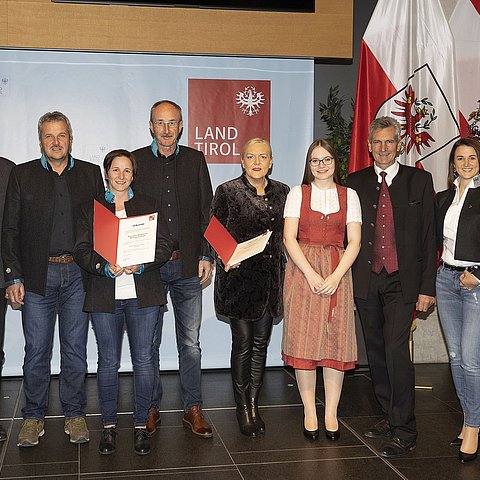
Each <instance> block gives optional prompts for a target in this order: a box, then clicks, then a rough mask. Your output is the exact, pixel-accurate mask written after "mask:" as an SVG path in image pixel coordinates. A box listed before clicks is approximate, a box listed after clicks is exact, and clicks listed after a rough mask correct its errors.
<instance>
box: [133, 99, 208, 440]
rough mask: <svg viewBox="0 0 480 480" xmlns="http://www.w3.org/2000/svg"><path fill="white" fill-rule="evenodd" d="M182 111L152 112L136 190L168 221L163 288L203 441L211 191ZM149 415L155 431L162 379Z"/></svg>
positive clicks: (187, 402) (190, 412)
mask: <svg viewBox="0 0 480 480" xmlns="http://www.w3.org/2000/svg"><path fill="white" fill-rule="evenodd" d="M182 129H183V122H182V109H181V108H180V107H179V106H178V105H177V104H176V103H174V102H172V101H170V100H161V101H159V102H156V103H155V104H154V105H153V106H152V108H151V110H150V131H151V133H152V136H153V142H152V144H151V145H148V146H146V147H143V148H140V149H138V150H136V151H135V152H133V153H134V155H135V158H136V159H137V166H138V170H137V176H136V179H135V190H136V191H138V192H139V193H142V194H144V195H149V196H151V197H154V198H157V199H158V200H160V212H161V213H163V215H164V216H165V218H166V219H167V224H168V227H169V232H170V238H171V240H172V242H173V248H174V252H173V254H172V258H171V259H170V261H168V262H167V263H166V264H165V265H163V266H162V267H161V274H162V282H163V285H164V287H165V289H166V291H167V292H170V299H171V301H172V304H173V310H174V314H175V330H176V334H177V349H178V358H179V367H180V382H181V386H182V399H183V404H184V410H185V415H184V417H183V422H184V424H185V425H186V426H188V427H189V428H191V430H192V432H193V433H194V434H196V435H198V436H200V437H202V438H211V437H212V429H211V427H210V425H209V424H208V423H207V421H206V420H205V418H204V416H203V413H202V411H201V406H202V391H201V383H200V374H201V350H200V341H199V335H200V324H201V317H202V284H204V283H205V282H207V281H208V280H209V278H210V276H211V271H212V263H211V260H212V259H211V257H210V249H209V246H208V243H207V241H206V240H205V239H204V238H203V232H204V231H205V229H206V227H207V225H208V221H209V216H210V203H211V201H212V196H213V195H212V186H211V183H210V175H209V173H208V168H207V164H206V161H205V157H204V155H203V153H201V152H199V151H198V150H194V149H192V148H189V147H184V146H183V145H182V146H180V145H179V144H178V139H179V137H180V135H181V133H182ZM162 325H163V315H162V314H161V318H159V322H158V327H157V331H156V334H155V339H154V348H155V353H156V355H157V359H158V349H159V347H160V342H161V337H162ZM156 375H157V378H156V385H155V389H154V395H153V399H152V408H151V409H150V411H149V416H148V423H147V430H148V431H149V433H150V434H152V433H154V432H155V430H156V427H155V426H156V424H157V423H158V422H159V421H160V414H159V411H158V409H159V405H160V400H161V396H162V387H161V382H160V374H159V370H158V368H157V369H156Z"/></svg>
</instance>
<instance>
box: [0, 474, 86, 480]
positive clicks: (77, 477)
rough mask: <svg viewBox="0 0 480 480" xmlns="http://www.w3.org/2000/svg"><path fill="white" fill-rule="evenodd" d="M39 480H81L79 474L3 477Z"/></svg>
mask: <svg viewBox="0 0 480 480" xmlns="http://www.w3.org/2000/svg"><path fill="white" fill-rule="evenodd" d="M34 478H36V479H38V478H60V479H61V480H64V479H67V480H68V479H72V480H73V479H77V480H78V479H79V478H80V477H79V475H78V473H52V474H47V475H42V476H41V477H39V476H38V475H33V476H32V475H27V476H25V475H24V476H22V477H1V479H2V480H31V479H34Z"/></svg>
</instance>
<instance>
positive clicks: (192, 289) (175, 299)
mask: <svg viewBox="0 0 480 480" xmlns="http://www.w3.org/2000/svg"><path fill="white" fill-rule="evenodd" d="M160 272H161V275H162V282H163V285H164V287H165V293H168V292H170V299H171V301H172V304H173V312H174V314H175V333H176V337H177V350H178V364H179V371H180V384H181V387H182V401H183V407H184V409H185V411H186V412H188V411H189V410H190V408H192V407H193V406H194V405H199V406H201V405H202V387H201V379H200V377H201V359H202V351H201V350H200V339H199V337H200V325H201V322H202V286H201V285H200V279H199V278H198V277H191V278H182V263H181V260H170V261H168V262H167V263H165V265H163V266H162V267H161V268H160ZM162 327H163V310H161V312H160V314H159V316H158V323H157V328H156V331H155V337H154V341H153V344H154V355H155V364H156V366H158V368H155V387H154V393H153V401H152V404H153V405H155V406H156V407H157V408H158V407H159V406H160V401H161V399H162V382H161V379H160V355H159V348H160V344H161V342H162Z"/></svg>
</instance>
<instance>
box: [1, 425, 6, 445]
mask: <svg viewBox="0 0 480 480" xmlns="http://www.w3.org/2000/svg"><path fill="white" fill-rule="evenodd" d="M6 439H7V432H6V431H5V429H4V428H3V427H2V426H1V425H0V442H4V441H5V440H6Z"/></svg>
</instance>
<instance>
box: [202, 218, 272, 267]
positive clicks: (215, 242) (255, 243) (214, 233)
mask: <svg viewBox="0 0 480 480" xmlns="http://www.w3.org/2000/svg"><path fill="white" fill-rule="evenodd" d="M271 234H272V232H271V231H270V230H267V231H266V232H265V233H262V234H261V235H259V236H258V237H255V238H251V239H250V240H247V241H246V242H241V243H238V242H237V241H236V240H235V239H234V238H233V237H232V235H230V232H229V231H228V230H227V229H226V228H225V227H224V226H223V225H222V223H221V222H220V221H219V220H218V218H217V217H215V215H213V216H212V218H211V219H210V223H209V224H208V227H207V229H206V230H205V233H204V234H203V236H204V237H205V238H206V239H207V240H208V243H210V245H211V246H212V247H213V248H214V249H215V251H216V252H217V253H218V255H219V257H220V258H221V259H222V261H223V263H224V264H225V265H227V264H228V265H235V264H236V263H240V262H242V261H243V260H246V259H247V258H250V257H253V256H254V255H256V254H257V253H260V252H263V251H264V250H265V247H266V246H267V243H268V240H269V238H270V235H271Z"/></svg>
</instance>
